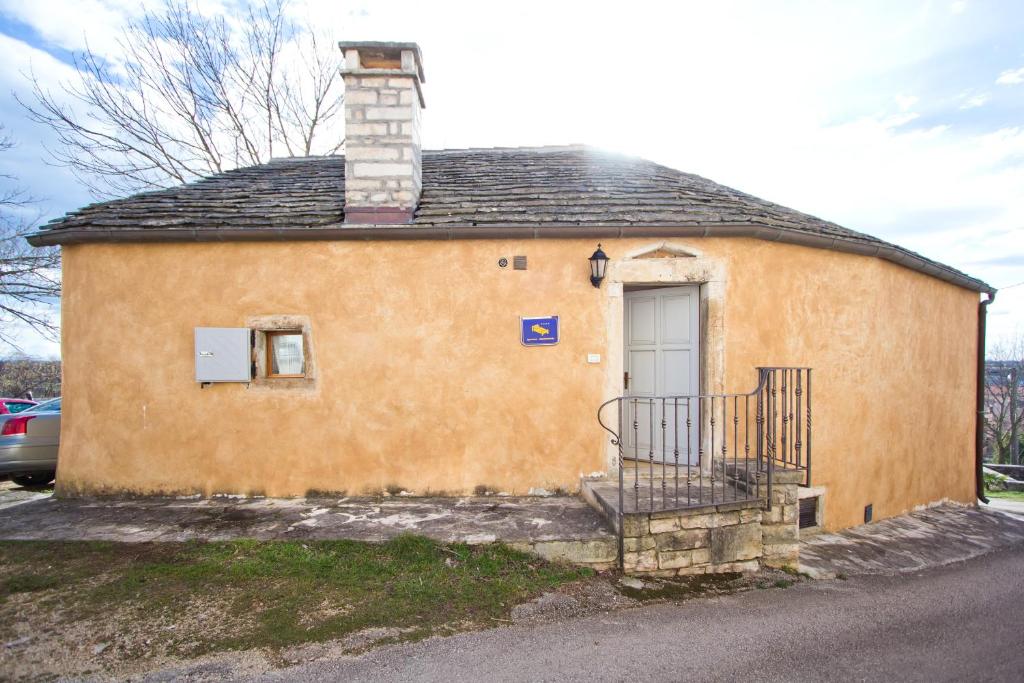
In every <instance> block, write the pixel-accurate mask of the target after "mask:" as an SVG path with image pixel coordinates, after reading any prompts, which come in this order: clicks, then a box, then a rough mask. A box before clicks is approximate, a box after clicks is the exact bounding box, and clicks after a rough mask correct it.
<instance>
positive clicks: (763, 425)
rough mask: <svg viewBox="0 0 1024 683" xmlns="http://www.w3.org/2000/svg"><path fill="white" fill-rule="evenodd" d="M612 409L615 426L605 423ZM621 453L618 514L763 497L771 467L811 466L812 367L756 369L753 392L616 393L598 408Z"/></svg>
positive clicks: (768, 492) (768, 489) (768, 497)
mask: <svg viewBox="0 0 1024 683" xmlns="http://www.w3.org/2000/svg"><path fill="white" fill-rule="evenodd" d="M610 406H614V407H615V412H616V414H617V417H616V425H617V427H616V428H615V429H613V428H612V427H611V426H609V424H607V423H606V422H605V417H606V416H607V414H608V412H609V411H608V409H609V407H610ZM598 422H599V423H600V424H601V426H602V427H603V428H604V429H605V430H606V431H608V432H609V433H610V434H611V435H612V443H613V444H614V445H615V446H616V447H617V451H618V458H617V460H618V479H619V505H618V514H619V516H620V519H619V520H618V522H619V525H618V526H619V529H620V532H621V529H622V524H621V522H622V520H621V515H622V514H625V513H637V512H660V511H666V510H682V509H686V508H693V507H702V506H706V505H717V504H720V503H733V502H740V501H747V500H756V499H765V501H766V503H767V504H768V505H770V501H771V484H772V473H773V470H774V468H776V467H783V468H786V469H798V470H801V471H803V472H805V479H804V484H805V485H806V484H809V483H810V471H811V370H810V369H809V368H792V367H764V368H758V383H757V387H756V388H755V389H754V390H753V391H751V392H748V393H736V394H702V395H696V396H619V397H616V398H613V399H611V400H609V401H606V402H605V403H603V404H602V405H601V407H600V408H599V409H598Z"/></svg>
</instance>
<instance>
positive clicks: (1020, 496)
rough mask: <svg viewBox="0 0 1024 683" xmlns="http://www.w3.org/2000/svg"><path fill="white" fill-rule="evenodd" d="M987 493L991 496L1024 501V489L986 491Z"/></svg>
mask: <svg viewBox="0 0 1024 683" xmlns="http://www.w3.org/2000/svg"><path fill="white" fill-rule="evenodd" d="M985 495H986V496H988V497H989V498H998V499H1000V500H1015V501H1017V502H1019V503H1024V491H985Z"/></svg>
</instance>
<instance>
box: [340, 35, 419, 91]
mask: <svg viewBox="0 0 1024 683" xmlns="http://www.w3.org/2000/svg"><path fill="white" fill-rule="evenodd" d="M338 48H339V49H340V50H341V51H342V53H344V52H347V51H348V50H356V51H357V52H360V53H388V52H392V53H394V52H397V53H399V55H400V54H401V52H402V51H404V50H409V51H411V52H412V54H413V59H415V60H416V73H417V75H418V76H419V79H420V82H421V83H426V81H427V79H426V77H425V76H424V74H423V53H422V52H420V46H419V45H418V44H416V43H403V42H392V41H381V40H342V41H339V42H338ZM360 59H362V58H360ZM348 70H351V68H350V67H349V68H348Z"/></svg>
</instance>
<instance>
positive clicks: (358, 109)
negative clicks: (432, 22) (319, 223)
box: [338, 42, 425, 224]
mask: <svg viewBox="0 0 1024 683" xmlns="http://www.w3.org/2000/svg"><path fill="white" fill-rule="evenodd" d="M338 47H340V48H341V51H342V53H344V55H345V68H344V69H342V72H341V73H342V76H344V78H345V222H346V223H376V224H398V223H411V222H412V217H413V213H415V211H416V206H417V205H418V204H419V201H420V187H421V185H422V170H421V168H422V165H421V149H422V147H421V144H420V112H421V110H422V109H423V108H424V106H425V105H424V103H423V90H422V88H421V84H422V83H423V82H424V80H425V79H424V77H423V58H422V56H421V55H420V48H419V45H417V44H416V43H375V42H341V43H338Z"/></svg>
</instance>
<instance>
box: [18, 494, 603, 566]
mask: <svg viewBox="0 0 1024 683" xmlns="http://www.w3.org/2000/svg"><path fill="white" fill-rule="evenodd" d="M402 533H415V534H420V535H423V536H427V537H429V538H433V539H436V540H438V541H445V542H464V543H490V542H494V541H502V542H505V543H508V544H510V545H513V546H514V547H518V548H521V549H523V550H531V551H534V552H537V553H538V554H540V555H542V556H544V557H548V558H550V559H565V560H570V561H574V562H579V563H582V564H589V565H591V566H594V567H597V568H606V567H610V566H612V565H613V564H614V563H615V560H616V540H615V536H614V534H612V532H611V531H610V530H608V528H606V526H605V522H604V520H603V519H602V518H601V517H600V516H599V515H598V514H597V513H596V512H595V511H594V510H593V509H592V508H590V506H588V505H587V504H586V503H585V502H583V501H582V500H581V499H579V498H575V497H571V496H553V497H550V498H539V497H498V496H494V497H479V498H477V497H473V498H412V497H410V498H403V497H388V498H288V499H281V498H224V497H216V498H210V499H201V498H188V499H179V498H139V499H58V498H54V497H45V498H41V499H36V500H29V501H27V502H20V503H19V504H16V505H12V506H10V507H8V508H6V509H5V510H4V511H3V514H2V515H0V539H2V540H102V541H128V542H141V541H188V540H208V541H218V540H230V539H239V538H250V539H258V540H275V539H280V540H296V539H310V540H335V539H351V540H357V541H385V540H387V539H389V538H393V537H395V536H397V535H399V534H402Z"/></svg>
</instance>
